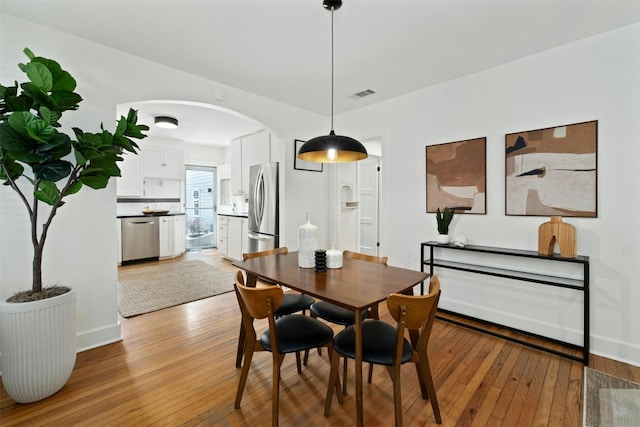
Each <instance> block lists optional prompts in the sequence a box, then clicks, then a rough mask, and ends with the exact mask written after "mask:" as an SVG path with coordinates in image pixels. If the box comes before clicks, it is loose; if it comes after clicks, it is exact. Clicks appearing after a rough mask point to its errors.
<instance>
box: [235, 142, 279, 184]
mask: <svg viewBox="0 0 640 427" xmlns="http://www.w3.org/2000/svg"><path fill="white" fill-rule="evenodd" d="M229 152H230V160H231V190H232V192H233V194H249V168H250V167H251V166H253V165H259V164H262V163H269V162H270V161H271V136H270V134H269V132H267V131H266V130H262V131H260V132H257V133H254V134H251V135H247V136H243V137H242V138H238V139H234V140H233V141H231V146H230V148H229Z"/></svg>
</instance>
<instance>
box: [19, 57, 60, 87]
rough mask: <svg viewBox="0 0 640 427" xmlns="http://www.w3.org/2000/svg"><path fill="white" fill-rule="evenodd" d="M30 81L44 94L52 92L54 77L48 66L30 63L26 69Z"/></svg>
mask: <svg viewBox="0 0 640 427" xmlns="http://www.w3.org/2000/svg"><path fill="white" fill-rule="evenodd" d="M24 71H25V73H27V77H29V80H31V82H32V83H33V84H34V85H36V86H37V87H38V88H40V89H41V90H42V91H43V92H50V91H51V89H52V88H53V76H52V75H51V71H49V69H48V68H47V66H46V65H44V64H41V63H39V62H33V61H32V62H29V63H28V64H27V65H26V66H25V69H24Z"/></svg>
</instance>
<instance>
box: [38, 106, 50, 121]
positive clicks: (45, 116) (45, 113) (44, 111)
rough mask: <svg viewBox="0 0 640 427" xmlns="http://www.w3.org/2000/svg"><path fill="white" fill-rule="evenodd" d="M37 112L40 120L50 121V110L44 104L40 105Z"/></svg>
mask: <svg viewBox="0 0 640 427" xmlns="http://www.w3.org/2000/svg"><path fill="white" fill-rule="evenodd" d="M38 112H39V113H40V117H42V120H44V121H45V122H47V123H51V110H49V109H48V108H47V107H45V106H42V107H40V110H39V111H38Z"/></svg>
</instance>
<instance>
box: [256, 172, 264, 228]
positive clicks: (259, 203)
mask: <svg viewBox="0 0 640 427" xmlns="http://www.w3.org/2000/svg"><path fill="white" fill-rule="evenodd" d="M256 181H257V182H256V190H255V194H254V200H255V201H256V206H255V212H254V215H255V220H256V224H257V225H258V228H259V227H260V225H261V224H262V218H263V216H264V175H263V172H262V170H260V172H258V176H257V177H256Z"/></svg>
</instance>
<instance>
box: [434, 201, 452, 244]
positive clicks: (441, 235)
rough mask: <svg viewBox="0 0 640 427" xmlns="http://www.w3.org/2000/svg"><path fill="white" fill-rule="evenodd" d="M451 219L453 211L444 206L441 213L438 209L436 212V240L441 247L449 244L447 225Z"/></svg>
mask: <svg viewBox="0 0 640 427" xmlns="http://www.w3.org/2000/svg"><path fill="white" fill-rule="evenodd" d="M452 219H453V209H449V208H448V207H446V206H445V208H444V210H443V211H440V208H438V210H437V211H436V221H438V238H437V240H436V241H437V242H438V243H439V244H441V245H448V244H449V224H451V220H452Z"/></svg>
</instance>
